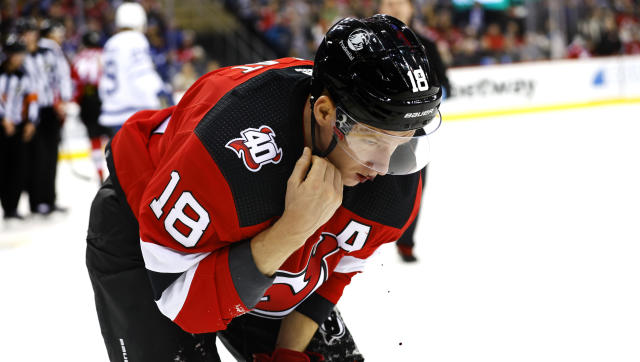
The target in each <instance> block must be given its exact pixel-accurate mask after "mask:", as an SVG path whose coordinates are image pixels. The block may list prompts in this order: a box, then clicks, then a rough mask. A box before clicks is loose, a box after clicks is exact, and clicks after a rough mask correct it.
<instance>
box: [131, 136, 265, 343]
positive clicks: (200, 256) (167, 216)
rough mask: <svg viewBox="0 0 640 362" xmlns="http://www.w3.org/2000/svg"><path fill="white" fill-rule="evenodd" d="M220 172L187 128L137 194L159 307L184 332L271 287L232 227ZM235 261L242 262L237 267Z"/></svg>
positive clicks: (227, 316)
mask: <svg viewBox="0 0 640 362" xmlns="http://www.w3.org/2000/svg"><path fill="white" fill-rule="evenodd" d="M233 210H234V202H233V199H232V197H231V193H230V190H229V189H228V185H227V184H226V182H224V177H223V176H222V174H221V173H220V171H219V169H218V168H217V167H216V165H215V163H214V162H213V160H212V158H211V157H210V156H209V154H208V153H207V151H206V149H205V148H204V146H203V145H202V143H201V142H200V140H199V139H198V138H197V136H195V134H191V135H190V136H188V137H187V138H186V141H185V142H184V143H183V144H182V146H181V147H180V148H178V149H177V150H176V151H175V152H173V153H172V155H171V157H170V158H169V159H168V160H167V159H165V160H163V162H162V165H161V166H159V167H158V168H157V169H156V171H155V173H154V175H153V176H152V178H151V180H150V181H149V183H148V185H147V187H146V189H145V190H144V193H143V195H142V198H141V202H140V208H139V210H138V222H139V224H140V239H141V240H140V243H141V249H142V254H143V257H144V261H145V265H146V268H147V270H148V271H149V276H150V280H151V284H152V287H153V291H154V294H155V295H154V297H155V299H156V303H157V305H158V308H159V309H160V311H161V312H162V313H163V314H165V315H166V316H167V317H169V318H170V319H171V320H173V321H174V322H175V323H177V324H178V325H179V326H181V327H182V328H183V329H184V330H186V331H188V332H191V333H204V332H212V331H217V330H221V329H224V328H225V327H226V324H228V323H229V322H230V321H231V319H233V318H234V317H236V316H238V315H240V314H243V313H245V312H247V311H248V310H249V309H250V308H252V307H253V305H254V304H255V303H256V302H257V299H258V298H259V297H260V296H261V295H262V294H263V293H264V291H265V290H266V289H267V288H268V287H269V286H270V285H271V283H272V281H273V280H272V279H271V278H268V277H266V276H264V275H262V274H261V273H260V272H259V271H258V269H257V267H255V263H254V262H253V259H252V256H251V253H250V250H249V241H250V236H251V234H252V232H247V234H246V236H245V237H246V239H244V240H243V239H240V241H235V242H231V241H233V240H238V236H237V235H233V236H232V235H230V231H231V230H239V228H238V227H237V225H234V224H237V221H236V220H235V217H234V216H235V215H234V212H233ZM234 265H244V267H243V268H238V267H234Z"/></svg>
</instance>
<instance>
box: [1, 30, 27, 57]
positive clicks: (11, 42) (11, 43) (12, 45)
mask: <svg viewBox="0 0 640 362" xmlns="http://www.w3.org/2000/svg"><path fill="white" fill-rule="evenodd" d="M26 49H27V48H26V47H25V45H24V43H23V42H22V41H21V40H20V38H19V37H18V36H17V35H16V34H10V35H9V36H7V39H6V40H5V41H4V44H3V45H2V51H3V52H5V53H6V54H7V55H11V54H16V53H23V52H25V51H26Z"/></svg>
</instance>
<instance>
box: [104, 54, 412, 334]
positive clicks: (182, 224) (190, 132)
mask: <svg viewBox="0 0 640 362" xmlns="http://www.w3.org/2000/svg"><path fill="white" fill-rule="evenodd" d="M312 66H313V63H312V62H310V61H302V60H298V59H295V58H283V59H278V60H276V61H267V62H261V63H256V64H249V65H243V66H235V67H227V68H222V69H219V70H216V71H214V72H211V73H209V74H207V75H205V76H203V77H202V78H200V79H199V80H198V81H197V82H196V83H195V84H194V85H193V86H192V87H191V88H190V89H189V90H188V91H187V92H186V94H185V95H184V97H183V98H182V99H181V101H180V103H179V104H178V105H177V106H175V107H171V108H168V109H164V110H159V111H142V112H138V113H136V114H135V115H134V116H133V117H132V118H131V119H129V120H128V121H127V122H126V123H125V124H124V126H123V128H122V129H121V130H120V131H119V132H118V133H117V134H116V136H115V138H114V139H113V141H112V143H111V146H110V149H108V151H107V158H108V160H107V162H108V164H109V168H110V171H111V174H112V175H115V176H116V179H115V182H116V184H117V185H119V186H118V187H119V188H120V189H121V191H122V192H123V193H124V196H125V197H126V199H127V202H128V204H129V206H130V207H131V209H132V211H133V213H134V215H135V217H136V218H137V220H138V223H139V226H140V244H141V249H142V254H143V257H144V262H145V266H146V268H147V270H148V273H149V277H150V280H151V283H152V288H153V291H154V294H155V298H156V302H157V304H158V307H159V309H160V310H161V311H162V313H163V314H165V315H166V316H167V317H169V318H170V319H172V320H173V321H174V322H175V323H177V324H178V325H180V326H181V327H182V328H183V329H184V330H186V331H188V332H192V333H202V332H212V331H217V330H221V329H224V328H225V327H226V325H227V324H228V323H229V322H230V321H231V320H232V319H233V318H234V317H236V316H239V315H241V314H243V313H246V312H250V313H253V314H256V315H259V316H264V317H268V318H281V317H283V316H285V315H287V314H289V313H290V312H291V311H293V310H298V311H300V312H301V313H303V314H305V315H308V316H309V317H311V318H312V319H314V320H316V321H317V322H322V321H323V319H324V318H325V317H326V315H327V313H328V311H329V310H330V309H331V307H332V306H333V305H334V304H335V303H337V302H338V300H339V299H340V297H341V295H342V291H343V289H344V287H345V286H346V285H347V284H349V282H350V280H351V277H352V276H353V275H354V274H355V273H357V272H360V271H362V268H363V266H364V264H365V262H366V260H367V258H369V257H370V256H371V255H372V254H373V253H374V251H375V250H376V249H377V248H378V247H379V246H380V245H381V244H383V243H388V242H392V241H395V240H397V239H398V238H399V237H400V235H401V234H402V231H403V230H404V229H405V228H406V227H407V226H408V225H409V223H410V222H411V221H412V220H413V218H415V215H416V213H417V210H418V207H419V201H420V190H421V187H420V182H421V181H420V174H419V173H416V174H413V175H407V176H384V177H377V178H376V179H375V180H374V181H373V182H369V183H365V184H361V185H359V186H356V187H346V188H345V189H344V195H343V204H342V206H341V207H340V208H339V209H338V210H337V211H336V213H335V214H334V216H333V217H332V218H331V219H330V220H329V221H328V222H327V223H326V224H325V225H323V226H322V227H321V228H320V229H319V230H317V231H316V233H315V234H314V235H313V236H311V237H310V238H309V239H308V240H307V242H306V243H305V244H304V245H303V246H302V247H301V248H300V249H298V250H297V251H295V252H294V253H293V254H292V255H291V256H290V257H289V258H288V259H287V260H286V261H285V263H284V264H283V265H282V266H281V267H280V269H279V270H278V271H277V272H276V273H275V275H274V276H273V277H271V278H269V277H266V276H264V275H262V274H261V273H260V272H259V271H258V269H257V267H256V265H255V263H254V262H253V257H252V255H251V251H250V245H249V242H250V240H251V238H252V237H253V236H255V235H256V234H258V233H259V232H260V231H262V230H264V229H265V228H268V227H269V226H270V225H271V224H273V222H274V221H276V220H277V219H278V218H279V217H280V216H281V215H282V213H283V211H284V200H285V193H286V183H287V179H288V178H289V176H290V174H291V172H292V170H293V168H294V165H295V162H296V161H297V159H298V158H299V157H300V156H301V154H302V150H303V147H304V144H303V121H302V120H303V118H302V117H303V110H304V105H305V102H306V99H307V97H308V95H309V85H310V74H311V69H312Z"/></svg>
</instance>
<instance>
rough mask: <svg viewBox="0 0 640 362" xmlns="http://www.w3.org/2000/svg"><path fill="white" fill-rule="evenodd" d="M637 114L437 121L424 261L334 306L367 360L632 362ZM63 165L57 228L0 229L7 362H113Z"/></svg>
mask: <svg viewBox="0 0 640 362" xmlns="http://www.w3.org/2000/svg"><path fill="white" fill-rule="evenodd" d="M639 112H640V106H638V105H635V106H632V105H626V106H618V107H595V108H589V109H585V110H572V111H562V112H554V113H537V114H531V115H525V116H517V117H501V118H484V119H481V120H473V121H468V122H452V123H444V124H443V126H442V128H441V129H440V130H439V131H438V132H437V133H436V134H435V135H434V137H433V139H432V150H433V152H434V153H435V154H434V157H433V159H434V161H433V162H432V164H431V165H430V169H429V179H428V184H427V191H426V195H425V200H424V205H423V209H422V214H421V216H420V224H419V225H418V230H417V235H418V239H419V240H418V242H417V247H416V252H417V254H418V257H419V258H420V261H419V263H417V264H415V265H406V264H401V263H400V262H399V260H398V258H397V256H396V254H395V250H394V248H393V246H389V247H387V248H385V249H384V250H383V252H382V253H381V255H380V256H379V257H378V258H377V259H376V260H375V261H374V262H373V263H371V265H370V266H369V269H368V270H367V271H365V273H364V274H363V275H359V276H356V278H355V279H354V281H353V283H352V285H351V286H349V287H347V289H346V292H345V296H344V297H343V299H342V300H341V302H340V308H341V311H342V314H343V316H344V318H345V319H346V321H347V324H348V327H349V328H350V329H351V331H352V332H353V333H354V335H355V339H356V342H357V343H358V344H359V346H360V348H361V350H362V352H363V353H364V354H365V356H366V357H367V361H371V362H376V361H378V362H388V361H433V362H469V361H473V362H476V361H487V362H513V361H518V362H528V361H531V362H539V361H545V362H567V361H576V362H578V361H579V362H601V361H616V362H627V361H628V362H631V361H634V362H635V361H639V360H640V349H638V348H637V347H638V341H639V340H640V308H638V306H639V305H640V289H639V288H638V285H640V263H638V260H640V228H638V223H639V221H638V220H640V186H639V185H640V168H639V167H638V164H639V160H638V158H640V142H638V141H637V138H638V134H640V123H639V122H638V121H639V119H638V117H637V115H638V114H639ZM71 166H73V168H74V169H75V172H81V173H87V174H90V171H91V165H90V163H89V161H88V160H86V159H85V160H77V161H74V162H73V163H69V162H63V163H61V165H60V169H59V179H58V192H59V199H60V203H61V204H62V205H66V206H70V207H71V212H70V214H69V215H68V216H67V217H62V218H59V219H58V221H57V223H53V222H42V221H41V222H35V221H31V222H30V223H29V224H28V230H23V231H15V230H14V231H7V230H6V229H4V227H3V228H2V229H0V275H1V278H2V294H1V297H0V360H1V361H11V362H22V361H78V362H86V361H91V362H105V361H107V356H106V351H105V349H104V346H103V342H102V337H101V336H100V331H99V327H98V322H97V318H96V315H95V311H94V308H95V306H94V305H93V295H92V291H91V286H90V283H89V278H88V276H87V273H86V268H85V266H84V244H85V243H84V238H85V232H86V227H87V219H88V210H89V204H90V200H91V199H92V197H93V195H94V193H95V191H96V185H95V184H94V183H89V182H86V181H82V180H80V179H78V178H77V177H74V176H73V174H72V172H71ZM23 201H25V200H23ZM26 208H27V205H26V203H24V202H23V203H22V204H21V210H22V211H25V210H26ZM400 343H402V345H400ZM223 360H224V361H231V360H230V359H229V357H228V355H226V356H225V357H224V359H223Z"/></svg>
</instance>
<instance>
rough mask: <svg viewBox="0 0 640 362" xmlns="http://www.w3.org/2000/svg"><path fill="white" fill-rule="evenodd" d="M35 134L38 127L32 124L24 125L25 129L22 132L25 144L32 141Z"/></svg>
mask: <svg viewBox="0 0 640 362" xmlns="http://www.w3.org/2000/svg"><path fill="white" fill-rule="evenodd" d="M35 133H36V126H35V125H34V124H33V123H31V122H27V124H25V125H24V129H23V130H22V141H24V142H29V141H31V139H32V138H33V135H34V134H35Z"/></svg>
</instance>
